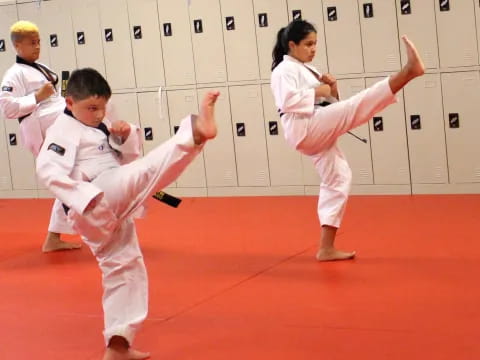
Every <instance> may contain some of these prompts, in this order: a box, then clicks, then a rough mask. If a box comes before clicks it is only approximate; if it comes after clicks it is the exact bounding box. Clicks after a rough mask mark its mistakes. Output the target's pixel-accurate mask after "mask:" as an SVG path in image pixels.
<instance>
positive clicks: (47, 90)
mask: <svg viewBox="0 0 480 360" xmlns="http://www.w3.org/2000/svg"><path fill="white" fill-rule="evenodd" d="M53 94H55V87H54V86H53V84H52V83H50V82H49V83H46V84H45V85H43V86H42V87H41V88H40V89H38V90H37V92H36V93H35V100H36V101H37V104H38V103H39V102H42V101H43V100H45V99H48V98H49V97H50V96H52V95H53Z"/></svg>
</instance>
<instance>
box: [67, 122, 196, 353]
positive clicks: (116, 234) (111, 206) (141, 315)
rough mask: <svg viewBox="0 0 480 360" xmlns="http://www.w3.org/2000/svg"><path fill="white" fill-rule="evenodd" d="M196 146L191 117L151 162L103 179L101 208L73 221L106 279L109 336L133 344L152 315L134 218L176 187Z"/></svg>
mask: <svg viewBox="0 0 480 360" xmlns="http://www.w3.org/2000/svg"><path fill="white" fill-rule="evenodd" d="M200 150H201V146H196V145H194V142H193V136H192V126H191V117H190V116H189V117H187V118H185V119H184V120H183V121H182V123H181V126H180V128H179V130H178V132H177V134H176V135H174V136H173V137H172V138H170V139H169V140H168V141H166V142H165V143H163V144H162V145H160V146H158V147H157V148H155V149H154V150H152V151H151V152H149V153H148V154H147V155H146V156H145V157H143V158H141V159H138V160H136V161H134V162H132V163H129V164H127V165H123V166H121V167H118V168H114V169H110V170H107V171H105V172H103V173H102V174H100V175H99V176H98V177H97V178H96V179H95V180H94V181H93V183H94V184H95V185H96V186H98V187H99V188H101V189H102V190H103V198H102V200H101V201H100V202H99V203H97V206H96V207H95V208H94V209H93V210H91V211H89V212H87V213H85V214H84V215H83V216H82V215H79V214H77V213H75V211H73V209H71V210H70V211H69V214H68V217H69V220H71V221H72V222H73V226H74V229H75V230H77V231H78V233H79V234H81V235H82V239H83V241H84V242H85V243H86V244H87V245H88V246H89V247H90V249H91V250H92V252H93V254H94V255H95V257H96V258H97V261H98V263H99V266H100V269H101V271H102V278H103V288H104V294H103V311H104V320H105V330H104V337H105V342H106V344H108V342H109V340H110V338H111V337H112V336H122V337H124V338H125V339H126V340H127V341H128V342H129V343H130V344H131V343H132V341H133V339H134V336H135V333H136V331H137V329H138V327H139V326H140V324H141V323H142V322H143V320H144V319H145V318H146V316H147V310H148V284H147V274H146V270H145V265H144V262H143V257H142V253H141V251H140V248H139V245H138V240H137V235H136V233H135V224H134V222H133V216H132V215H133V214H134V213H135V210H137V209H138V208H139V207H140V206H142V204H143V202H144V201H145V200H146V199H147V198H148V197H150V196H151V195H152V194H153V193H154V192H155V191H157V190H158V189H162V188H164V187H166V186H167V185H168V184H170V183H171V182H173V181H174V180H175V179H176V178H177V177H178V176H179V175H180V174H181V173H182V171H183V170H184V169H185V168H186V167H187V165H188V164H190V163H191V161H192V160H193V159H194V158H195V156H196V155H197V154H198V153H199V152H200Z"/></svg>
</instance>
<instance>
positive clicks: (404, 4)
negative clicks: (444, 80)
mask: <svg viewBox="0 0 480 360" xmlns="http://www.w3.org/2000/svg"><path fill="white" fill-rule="evenodd" d="M435 1H436V0H397V19H398V29H399V34H400V35H404V34H405V35H407V36H408V38H409V39H410V40H412V41H413V42H414V44H415V46H416V47H417V50H418V52H419V53H420V56H421V57H422V60H423V63H424V64H425V67H426V68H429V69H436V68H438V65H439V61H438V40H437V29H436V23H435ZM400 52H401V59H402V64H406V62H407V56H406V54H405V47H404V46H403V41H402V40H400Z"/></svg>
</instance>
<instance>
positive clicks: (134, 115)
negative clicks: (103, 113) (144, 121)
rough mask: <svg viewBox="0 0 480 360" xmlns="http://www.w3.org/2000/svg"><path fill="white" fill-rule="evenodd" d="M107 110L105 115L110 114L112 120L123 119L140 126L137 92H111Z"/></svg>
mask: <svg viewBox="0 0 480 360" xmlns="http://www.w3.org/2000/svg"><path fill="white" fill-rule="evenodd" d="M109 111H110V113H109V114H107V116H110V119H111V120H112V121H115V120H123V121H126V122H129V123H131V124H135V125H137V126H140V119H139V116H138V102H137V94H135V93H125V94H112V97H111V98H110V104H109Z"/></svg>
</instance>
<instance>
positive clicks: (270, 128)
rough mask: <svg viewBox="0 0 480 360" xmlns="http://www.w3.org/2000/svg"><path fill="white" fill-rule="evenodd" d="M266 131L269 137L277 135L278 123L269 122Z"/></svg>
mask: <svg viewBox="0 0 480 360" xmlns="http://www.w3.org/2000/svg"><path fill="white" fill-rule="evenodd" d="M268 131H269V132H270V135H278V122H276V121H269V122H268Z"/></svg>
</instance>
